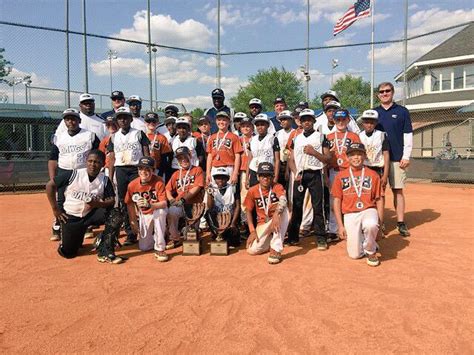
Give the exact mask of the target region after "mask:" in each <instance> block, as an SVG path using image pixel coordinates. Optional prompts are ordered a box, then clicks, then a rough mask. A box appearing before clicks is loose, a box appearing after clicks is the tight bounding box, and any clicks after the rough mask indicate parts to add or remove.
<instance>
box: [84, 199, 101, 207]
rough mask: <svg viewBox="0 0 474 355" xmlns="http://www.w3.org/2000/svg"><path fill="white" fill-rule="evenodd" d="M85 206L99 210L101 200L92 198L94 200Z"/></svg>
mask: <svg viewBox="0 0 474 355" xmlns="http://www.w3.org/2000/svg"><path fill="white" fill-rule="evenodd" d="M87 204H88V205H89V206H90V207H91V208H101V207H102V200H101V199H100V198H97V197H94V198H92V200H91V202H87Z"/></svg>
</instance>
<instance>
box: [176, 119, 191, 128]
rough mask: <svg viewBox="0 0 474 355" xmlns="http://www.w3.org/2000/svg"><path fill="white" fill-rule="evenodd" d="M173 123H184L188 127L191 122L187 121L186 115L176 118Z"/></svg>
mask: <svg viewBox="0 0 474 355" xmlns="http://www.w3.org/2000/svg"><path fill="white" fill-rule="evenodd" d="M175 124H176V126H178V125H179V124H185V125H187V126H188V127H191V124H190V123H189V120H188V119H187V118H186V117H179V118H177V119H176V121H175Z"/></svg>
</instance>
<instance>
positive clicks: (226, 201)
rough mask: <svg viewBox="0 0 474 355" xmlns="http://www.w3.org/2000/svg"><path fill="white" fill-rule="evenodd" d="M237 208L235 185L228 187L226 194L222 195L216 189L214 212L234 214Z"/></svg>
mask: <svg viewBox="0 0 474 355" xmlns="http://www.w3.org/2000/svg"><path fill="white" fill-rule="evenodd" d="M234 207H235V185H228V186H227V188H226V190H225V193H224V194H223V195H221V193H220V191H219V189H217V188H216V190H215V193H214V210H215V211H217V212H230V213H234Z"/></svg>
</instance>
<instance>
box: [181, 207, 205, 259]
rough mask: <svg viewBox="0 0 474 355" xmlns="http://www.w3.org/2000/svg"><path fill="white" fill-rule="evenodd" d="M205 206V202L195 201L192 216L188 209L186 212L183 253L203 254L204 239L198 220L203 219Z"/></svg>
mask: <svg viewBox="0 0 474 355" xmlns="http://www.w3.org/2000/svg"><path fill="white" fill-rule="evenodd" d="M205 208H206V207H205V205H204V203H195V204H193V207H192V210H191V216H188V214H187V213H186V211H185V213H184V215H185V218H186V227H185V231H184V241H183V255H201V250H202V247H201V243H202V240H201V234H200V231H199V226H196V222H197V221H199V220H200V219H201V217H202V215H203V214H204V210H205Z"/></svg>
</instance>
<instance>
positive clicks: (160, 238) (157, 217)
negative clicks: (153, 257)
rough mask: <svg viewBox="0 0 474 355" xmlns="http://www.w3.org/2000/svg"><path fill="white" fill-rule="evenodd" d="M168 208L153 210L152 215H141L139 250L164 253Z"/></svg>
mask: <svg viewBox="0 0 474 355" xmlns="http://www.w3.org/2000/svg"><path fill="white" fill-rule="evenodd" d="M167 212H168V209H167V208H163V209H158V210H153V213H151V214H144V213H140V216H139V226H140V238H139V240H138V248H139V249H140V250H142V251H148V250H151V249H155V250H157V251H164V250H165V247H166V241H165V229H166V214H167Z"/></svg>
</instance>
